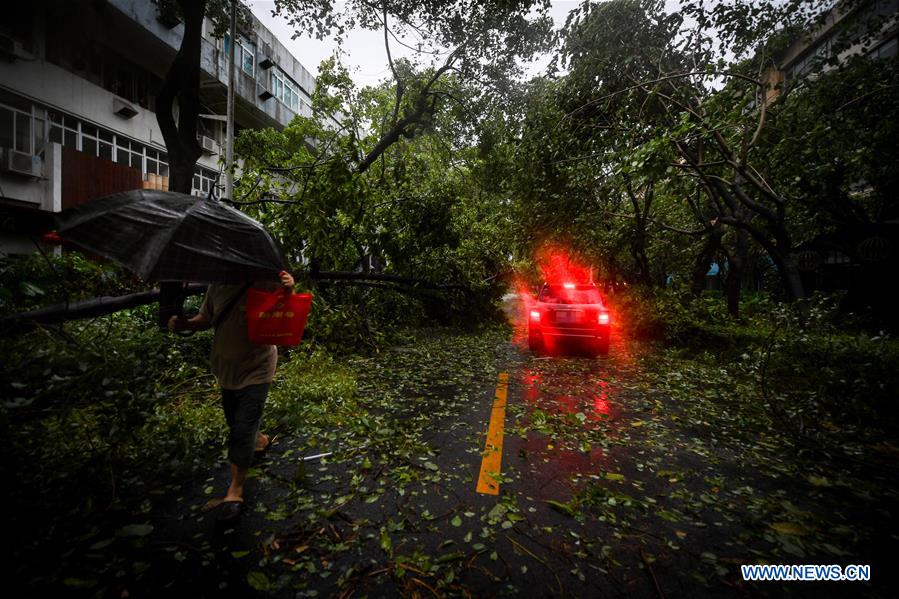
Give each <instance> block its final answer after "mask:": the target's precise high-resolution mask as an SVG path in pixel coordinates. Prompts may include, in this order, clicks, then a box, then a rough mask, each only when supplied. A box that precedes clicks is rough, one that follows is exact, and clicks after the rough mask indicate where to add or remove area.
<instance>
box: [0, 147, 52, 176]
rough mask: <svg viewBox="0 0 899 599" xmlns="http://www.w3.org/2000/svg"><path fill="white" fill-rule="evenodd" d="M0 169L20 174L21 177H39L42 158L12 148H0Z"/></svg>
mask: <svg viewBox="0 0 899 599" xmlns="http://www.w3.org/2000/svg"><path fill="white" fill-rule="evenodd" d="M0 152H2V159H0V171H3V172H4V173H11V174H14V175H21V176H23V177H34V178H40V176H41V170H42V169H41V167H42V166H43V160H41V157H40V156H32V155H31V154H29V153H28V152H19V151H18V150H13V149H12V148H0Z"/></svg>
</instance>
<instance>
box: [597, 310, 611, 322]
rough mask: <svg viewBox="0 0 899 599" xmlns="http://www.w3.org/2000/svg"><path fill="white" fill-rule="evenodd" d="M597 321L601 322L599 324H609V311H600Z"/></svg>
mask: <svg viewBox="0 0 899 599" xmlns="http://www.w3.org/2000/svg"><path fill="white" fill-rule="evenodd" d="M597 322H599V324H609V313H608V312H600V313H599V317H598V318H597Z"/></svg>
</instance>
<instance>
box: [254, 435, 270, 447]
mask: <svg viewBox="0 0 899 599" xmlns="http://www.w3.org/2000/svg"><path fill="white" fill-rule="evenodd" d="M268 444H269V438H268V435H266V434H265V433H258V432H257V433H256V451H264V450H265V448H266V447H268Z"/></svg>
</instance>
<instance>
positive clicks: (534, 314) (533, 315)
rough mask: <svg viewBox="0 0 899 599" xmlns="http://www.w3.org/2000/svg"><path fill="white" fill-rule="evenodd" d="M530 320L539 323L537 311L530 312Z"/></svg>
mask: <svg viewBox="0 0 899 599" xmlns="http://www.w3.org/2000/svg"><path fill="white" fill-rule="evenodd" d="M531 320H533V321H536V322H540V312H538V311H537V310H531Z"/></svg>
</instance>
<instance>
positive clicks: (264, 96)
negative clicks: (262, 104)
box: [256, 82, 274, 100]
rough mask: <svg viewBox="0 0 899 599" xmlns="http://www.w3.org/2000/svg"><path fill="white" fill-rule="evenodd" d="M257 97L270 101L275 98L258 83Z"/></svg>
mask: <svg viewBox="0 0 899 599" xmlns="http://www.w3.org/2000/svg"><path fill="white" fill-rule="evenodd" d="M256 95H257V96H259V99H260V100H268V99H269V98H271V97H272V96H274V94H272V92H271V91H270V90H269V89H268V88H267V87H265V86H264V85H262V84H261V83H258V82H257V83H256Z"/></svg>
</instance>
